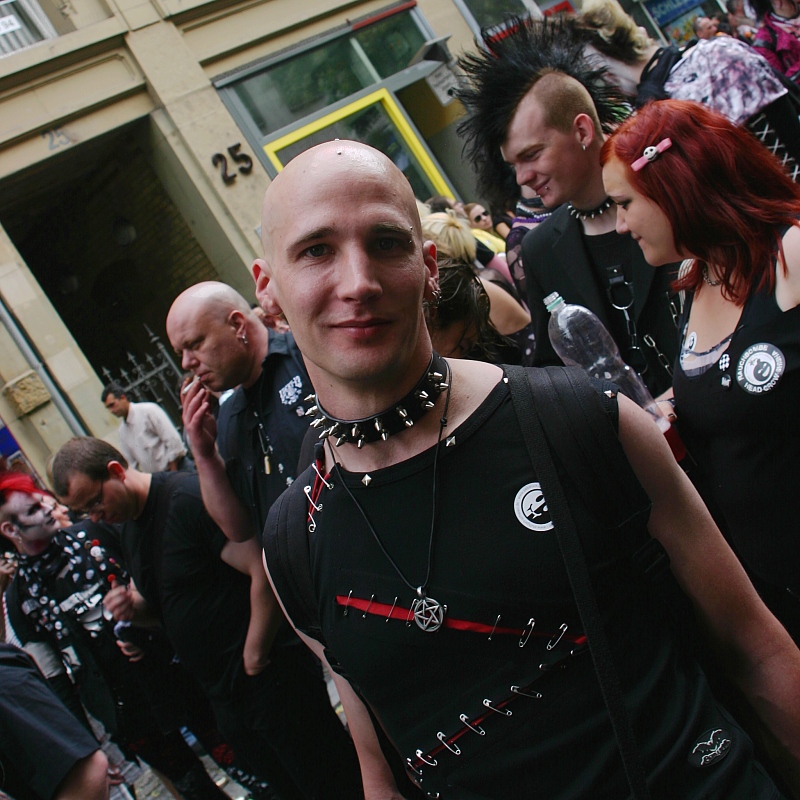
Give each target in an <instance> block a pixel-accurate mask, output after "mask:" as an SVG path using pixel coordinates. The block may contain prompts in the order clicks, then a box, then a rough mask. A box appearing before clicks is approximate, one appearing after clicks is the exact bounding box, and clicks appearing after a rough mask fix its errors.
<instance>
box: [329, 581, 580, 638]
mask: <svg viewBox="0 0 800 800" xmlns="http://www.w3.org/2000/svg"><path fill="white" fill-rule="evenodd" d="M352 597H353V590H352V589H351V590H350V591H349V592H348V593H347V600H345V603H344V610H343V612H342V616H343V617H346V616H348V615H349V613H350V600H351V598H352ZM399 599H400V598H398V597H395V598H394V601H393V602H392V607H391V608H390V609H389V613H388V614H387V615H386V619H385V620H384V622H388V621H389V620H390V619H391V618H392V612H393V611H394V610H395V608H396V607H397V601H398V600H399ZM374 602H375V594H374V593H373V594H372V595H371V596H370V598H369V603H367V607H366V608H365V609H364V611H363V612H362V614H361V619H366V618H367V614H369V610H370V608H372V604H373V603H374ZM442 608H443V609H444V613H445V615H447V606H446V605H443V606H442ZM413 619H414V609H413V608H410V609H409V610H408V616H407V617H406V627H409V628H410V627H411V622H412V621H413ZM500 619H501V615H500V614H498V615H497V619H496V620H495V621H494V625H493V626H492V632H491V633H490V634H489V636H488V637H487V639H488V640H489V641H490V642H491V641H492V637H493V636H494V634H495V631H496V630H497V626H498V625H499V624H500ZM535 625H536V620H535V619H534V618H533V617H531V618H530V619H529V620H528V622H527V623H526V625H525V629H524V630H523V631H522V636H520V637H519V646H520V647H525V645H526V644H528V639H530V638H531V634H532V633H533V628H534V626H535ZM568 627H569V626H568V625H567V623H566V622H564V623H562V625H561V626H560V627H559V629H558V633H556V634H555V635H554V636H553V637H552V638H551V639H550V641H549V642H548V643H547V645H546V649H547V650H552V649H553V648H555V647H556V645H557V644H558V643H559V642H560V641H561V639H562V638H563V636H564V634H565V633H566V632H567V630H568Z"/></svg>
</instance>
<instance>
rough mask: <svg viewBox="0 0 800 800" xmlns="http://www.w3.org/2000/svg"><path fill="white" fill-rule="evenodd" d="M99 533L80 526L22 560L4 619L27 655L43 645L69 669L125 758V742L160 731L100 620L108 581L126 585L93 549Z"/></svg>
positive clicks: (134, 667) (134, 669)
mask: <svg viewBox="0 0 800 800" xmlns="http://www.w3.org/2000/svg"><path fill="white" fill-rule="evenodd" d="M101 533H102V526H101V525H99V524H97V523H92V522H90V521H88V520H87V521H84V522H80V523H77V524H76V525H73V526H71V527H69V528H65V529H63V530H60V531H59V532H58V533H56V535H55V536H54V537H53V540H52V542H51V543H50V545H49V547H48V548H47V549H46V550H45V551H44V552H43V553H41V554H40V555H38V556H24V555H21V556H20V557H19V569H18V571H17V574H16V575H15V576H14V580H13V581H12V582H11V585H10V586H9V588H8V592H7V595H6V599H7V607H8V615H9V620H10V621H11V625H12V627H13V628H14V630H15V632H16V634H17V636H18V637H19V639H20V641H21V643H22V644H23V646H24V647H25V648H26V649H30V650H31V652H34V651H35V650H36V649H37V647H38V646H41V644H44V645H45V646H46V647H48V648H49V649H50V650H51V651H52V652H55V653H58V654H59V656H60V658H61V660H62V661H64V662H66V663H67V664H68V665H69V667H70V669H71V670H72V672H73V675H74V677H75V680H76V683H77V686H78V688H79V690H80V694H81V700H82V702H83V704H84V705H85V706H86V708H88V709H89V711H90V712H91V713H92V714H93V715H94V716H95V717H97V718H98V719H99V720H100V721H101V722H102V723H103V725H104V726H105V727H106V729H107V730H108V731H109V732H110V733H112V734H114V737H115V740H116V741H118V742H119V743H120V745H121V746H122V748H123V749H124V750H126V752H128V753H130V750H129V748H128V744H129V742H130V741H131V740H133V739H135V738H139V737H141V736H145V735H147V734H155V733H157V732H159V731H160V726H159V724H158V721H157V719H156V718H155V716H154V715H153V712H152V710H151V708H150V705H149V704H148V702H147V699H146V694H145V692H144V690H143V687H142V683H141V682H140V680H139V676H140V665H139V664H134V663H132V662H130V661H129V660H128V659H127V657H125V656H124V655H123V654H122V652H121V651H120V650H119V648H118V647H117V644H116V635H115V633H114V623H113V622H112V621H110V620H108V619H106V618H105V615H104V614H103V603H102V601H103V597H104V596H105V594H106V593H107V592H108V590H109V589H110V588H111V587H110V583H109V576H111V575H114V576H115V577H116V579H117V580H118V581H119V582H120V583H126V582H127V580H128V575H127V572H126V571H125V570H124V569H123V568H122V566H121V564H119V562H118V561H117V560H116V559H114V558H113V556H109V555H108V553H107V551H106V549H105V548H104V547H102V546H101V545H100V544H99V536H100V535H101ZM95 542H97V544H93V543H95ZM48 677H51V676H49V675H48ZM63 699H64V700H66V699H67V698H63Z"/></svg>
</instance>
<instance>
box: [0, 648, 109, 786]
mask: <svg viewBox="0 0 800 800" xmlns="http://www.w3.org/2000/svg"><path fill="white" fill-rule="evenodd" d="M97 749H98V744H97V742H96V741H95V740H94V739H93V738H92V737H91V736H90V735H89V734H88V733H87V731H86V730H84V728H83V727H82V726H81V724H80V723H79V722H78V721H77V720H76V719H75V717H74V716H73V715H72V714H71V713H70V712H69V711H68V710H67V709H66V708H65V707H64V705H63V704H62V703H61V702H60V701H59V700H58V698H57V697H56V696H55V695H54V694H53V693H52V691H51V690H50V689H49V688H48V686H47V683H46V682H45V680H44V678H43V677H42V676H41V674H40V673H39V671H38V670H37V669H36V667H35V666H34V663H33V660H32V659H31V658H30V657H29V656H27V655H26V654H24V653H22V652H21V651H20V650H18V649H16V648H13V647H11V646H10V645H0V757H2V758H3V760H4V766H5V765H6V764H8V766H10V767H11V768H13V770H14V771H15V772H16V773H17V775H18V776H19V778H20V779H21V780H22V781H24V783H25V784H26V785H27V786H28V787H29V788H30V789H31V790H33V791H34V792H36V793H37V794H38V795H39V796H41V797H43V798H45V800H50V798H52V797H53V796H54V795H55V793H56V790H57V789H58V786H59V784H60V783H61V782H62V781H63V780H64V778H65V777H66V776H67V774H68V773H69V771H70V770H71V769H72V768H73V767H74V766H75V764H77V763H78V761H80V760H82V759H84V758H86V757H87V756H90V755H91V754H92V753H94V752H95V750H97ZM4 785H5V786H8V784H4ZM8 789H9V790H10V786H8Z"/></svg>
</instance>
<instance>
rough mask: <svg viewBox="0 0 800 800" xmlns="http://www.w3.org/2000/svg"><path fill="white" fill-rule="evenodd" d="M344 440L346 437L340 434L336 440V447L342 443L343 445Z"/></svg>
mask: <svg viewBox="0 0 800 800" xmlns="http://www.w3.org/2000/svg"><path fill="white" fill-rule="evenodd" d="M346 441H347V437H346V436H340V437H339V438H338V439H337V440H336V446H337V447H341V446H342V445H343V444H344V443H345V442H346Z"/></svg>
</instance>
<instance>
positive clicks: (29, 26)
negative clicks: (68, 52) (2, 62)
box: [0, 0, 58, 56]
mask: <svg viewBox="0 0 800 800" xmlns="http://www.w3.org/2000/svg"><path fill="white" fill-rule="evenodd" d="M56 36H58V33H57V32H56V29H55V28H54V27H53V25H52V23H51V22H50V20H49V19H47V17H46V16H45V14H44V12H43V11H42V9H41V8H40V7H39V4H38V3H37V2H36V0H0V56H5V55H8V54H9V53H15V52H16V51H17V50H23V49H24V48H26V47H30V46H31V45H33V44H36V43H37V42H41V41H43V40H44V39H54V38H55V37H56Z"/></svg>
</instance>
